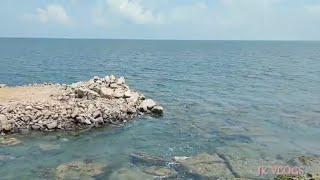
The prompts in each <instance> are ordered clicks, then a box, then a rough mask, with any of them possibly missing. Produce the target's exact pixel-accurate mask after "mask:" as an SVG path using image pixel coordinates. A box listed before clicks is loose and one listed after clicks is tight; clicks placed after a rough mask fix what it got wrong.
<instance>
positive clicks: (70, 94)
mask: <svg viewBox="0 0 320 180" xmlns="http://www.w3.org/2000/svg"><path fill="white" fill-rule="evenodd" d="M143 114H153V115H162V114H163V108H162V107H161V106H159V105H158V104H157V103H156V102H154V101H153V100H152V99H146V98H145V96H144V95H143V94H141V93H139V92H137V91H134V90H132V89H130V88H129V86H128V85H127V84H126V83H125V79H124V78H123V77H120V78H116V77H115V76H106V77H105V78H99V77H94V78H93V79H91V80H89V81H87V82H78V83H74V84H72V85H60V84H40V85H29V86H22V87H2V88H1V89H0V132H1V134H8V133H17V132H21V131H23V132H24V131H29V130H36V131H54V130H77V129H88V128H92V127H100V126H107V125H110V124H122V123H126V122H128V121H130V120H132V119H133V118H134V117H137V116H139V115H143Z"/></svg>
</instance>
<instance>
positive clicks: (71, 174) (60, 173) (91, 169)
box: [56, 161, 106, 180]
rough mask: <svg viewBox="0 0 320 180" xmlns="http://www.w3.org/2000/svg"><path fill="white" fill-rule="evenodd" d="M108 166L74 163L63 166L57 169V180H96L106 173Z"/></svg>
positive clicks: (82, 162) (81, 162) (92, 163)
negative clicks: (95, 178)
mask: <svg viewBox="0 0 320 180" xmlns="http://www.w3.org/2000/svg"><path fill="white" fill-rule="evenodd" d="M105 168H106V165H104V164H100V163H94V162H84V161H74V162H70V163H66V164H61V165H60V166H58V167H57V169H56V179H58V180H64V179H65V180H68V179H94V177H95V176H98V175H100V174H102V173H104V169H105Z"/></svg>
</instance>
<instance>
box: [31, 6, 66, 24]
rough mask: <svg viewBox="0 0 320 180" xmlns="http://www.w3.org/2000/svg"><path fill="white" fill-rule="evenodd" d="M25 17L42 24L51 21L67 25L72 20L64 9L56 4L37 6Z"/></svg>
mask: <svg viewBox="0 0 320 180" xmlns="http://www.w3.org/2000/svg"><path fill="white" fill-rule="evenodd" d="M25 17H26V18H27V19H29V20H37V21H39V22H41V23H44V24H47V23H50V22H53V23H58V24H63V25H69V24H70V23H71V22H72V21H71V18H70V17H69V16H68V14H67V12H66V10H65V9H64V8H63V7H62V6H61V5H58V4H50V5H47V6H46V7H45V8H37V9H36V12H35V13H34V14H27V15H26V16H25Z"/></svg>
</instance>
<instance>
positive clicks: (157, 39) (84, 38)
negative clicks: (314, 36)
mask: <svg viewBox="0 0 320 180" xmlns="http://www.w3.org/2000/svg"><path fill="white" fill-rule="evenodd" d="M0 39H57V40H59V39H66V40H138V41H300V42H319V41H320V40H309V39H160V38H97V37H92V38H90V37H83V38H75V37H19V36H17V37H14V36H0Z"/></svg>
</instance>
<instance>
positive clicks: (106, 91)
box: [100, 87, 113, 98]
mask: <svg viewBox="0 0 320 180" xmlns="http://www.w3.org/2000/svg"><path fill="white" fill-rule="evenodd" d="M112 94H113V89H111V88H106V87H102V88H101V90H100V95H101V97H104V98H111V97H112Z"/></svg>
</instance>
